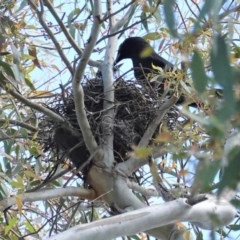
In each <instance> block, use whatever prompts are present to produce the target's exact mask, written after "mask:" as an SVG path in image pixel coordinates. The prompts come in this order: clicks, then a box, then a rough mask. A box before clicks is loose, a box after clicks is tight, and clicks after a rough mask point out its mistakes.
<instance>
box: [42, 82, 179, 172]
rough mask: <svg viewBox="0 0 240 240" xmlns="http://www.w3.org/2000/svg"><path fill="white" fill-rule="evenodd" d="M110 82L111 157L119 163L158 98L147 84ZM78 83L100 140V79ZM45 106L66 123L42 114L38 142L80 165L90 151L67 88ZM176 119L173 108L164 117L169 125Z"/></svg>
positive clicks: (149, 117)
mask: <svg viewBox="0 0 240 240" xmlns="http://www.w3.org/2000/svg"><path fill="white" fill-rule="evenodd" d="M114 85H115V102H114V106H115V120H114V128H113V132H114V156H115V161H117V162H122V161H125V160H126V159H127V158H128V157H127V153H128V152H129V151H131V146H132V145H137V144H138V142H139V141H140V139H141V137H142V136H143V134H144V132H145V130H146V129H147V127H148V125H149V123H150V122H151V121H152V120H153V119H154V118H155V116H156V111H157V109H158V107H159V104H161V100H160V97H159V94H158V93H157V91H154V89H153V88H152V87H151V86H150V85H146V84H141V83H139V82H136V81H126V80H123V79H119V80H117V81H116V82H115V83H114ZM82 86H83V89H84V100H85V109H86V112H87V117H88V121H89V123H90V126H91V129H92V132H93V134H94V137H95V139H96V141H97V142H98V143H100V139H102V135H103V132H102V130H101V123H102V121H103V120H104V119H103V115H104V110H103V101H104V93H103V84H102V82H101V80H88V81H87V82H86V83H85V84H83V85H82ZM48 108H50V109H51V110H53V111H54V112H56V113H58V114H59V115H61V116H62V117H63V118H64V119H65V120H66V123H65V124H61V125H60V124H59V123H56V122H54V121H52V120H51V119H49V118H48V117H46V116H42V120H41V124H40V127H41V129H42V132H41V134H40V138H41V140H40V142H41V143H42V144H43V145H44V149H45V150H46V151H51V152H52V153H54V156H55V158H56V159H58V160H59V159H60V160H63V159H67V158H68V159H70V160H71V162H72V163H73V164H74V165H75V166H76V167H81V166H82V165H83V163H86V161H88V159H89V157H90V154H89V152H88V150H87V148H86V146H85V143H84V140H83V136H82V133H81V130H80V128H79V125H78V123H77V118H76V114H75V106H74V100H73V94H72V90H71V88H65V89H64V88H63V87H62V93H61V94H58V95H56V97H55V99H54V100H53V101H52V102H51V103H48ZM176 119H177V113H176V112H175V111H174V110H172V111H170V112H169V113H168V114H167V116H165V121H166V122H167V124H168V125H169V126H170V125H171V126H170V128H171V127H172V126H173V125H174V122H176ZM156 131H157V130H156ZM88 162H90V161H88ZM85 167H86V166H85Z"/></svg>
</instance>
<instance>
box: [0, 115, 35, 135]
mask: <svg viewBox="0 0 240 240" xmlns="http://www.w3.org/2000/svg"><path fill="white" fill-rule="evenodd" d="M0 123H3V124H4V123H7V124H14V125H16V126H20V127H23V128H26V129H28V130H30V131H33V132H37V131H39V129H38V128H36V127H34V126H32V125H30V124H28V123H24V122H20V121H17V120H11V119H2V118H1V119H0Z"/></svg>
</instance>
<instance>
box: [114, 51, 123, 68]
mask: <svg viewBox="0 0 240 240" xmlns="http://www.w3.org/2000/svg"><path fill="white" fill-rule="evenodd" d="M121 60H122V57H121V56H120V54H119V53H118V54H117V57H116V59H115V61H114V63H113V66H115V65H116V64H117V63H118V62H120V61H121Z"/></svg>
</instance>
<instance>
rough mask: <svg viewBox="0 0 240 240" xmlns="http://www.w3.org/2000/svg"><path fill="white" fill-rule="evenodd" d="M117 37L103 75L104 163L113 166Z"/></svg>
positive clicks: (109, 48) (112, 40)
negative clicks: (114, 69) (114, 76)
mask: <svg viewBox="0 0 240 240" xmlns="http://www.w3.org/2000/svg"><path fill="white" fill-rule="evenodd" d="M112 8H113V5H112V0H109V1H107V12H108V15H111V13H112ZM109 20H110V33H111V32H112V31H113V30H114V29H113V26H114V23H115V18H114V16H112V17H111V18H110V19H109ZM116 43H117V37H116V36H115V37H112V38H109V39H108V45H107V48H106V53H105V58H104V61H103V64H102V75H103V84H104V102H103V108H104V110H106V109H108V110H107V111H105V112H104V114H103V120H102V131H103V133H104V135H103V139H102V146H103V149H104V156H105V158H104V163H105V164H106V165H108V166H109V167H111V166H112V165H113V162H114V155H113V138H114V136H113V127H114V118H115V109H114V86H113V81H114V80H113V62H114V57H113V56H114V53H115V50H116Z"/></svg>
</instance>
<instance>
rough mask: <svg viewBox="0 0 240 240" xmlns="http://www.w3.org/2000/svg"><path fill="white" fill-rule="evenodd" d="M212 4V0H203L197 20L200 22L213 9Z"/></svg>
mask: <svg viewBox="0 0 240 240" xmlns="http://www.w3.org/2000/svg"><path fill="white" fill-rule="evenodd" d="M218 1H219V0H218ZM213 6H214V1H209V0H207V1H205V4H204V5H203V7H202V9H201V11H200V13H199V16H198V21H199V22H200V21H201V20H202V19H203V18H204V17H205V16H206V15H207V14H209V13H210V12H211V10H212V9H213Z"/></svg>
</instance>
